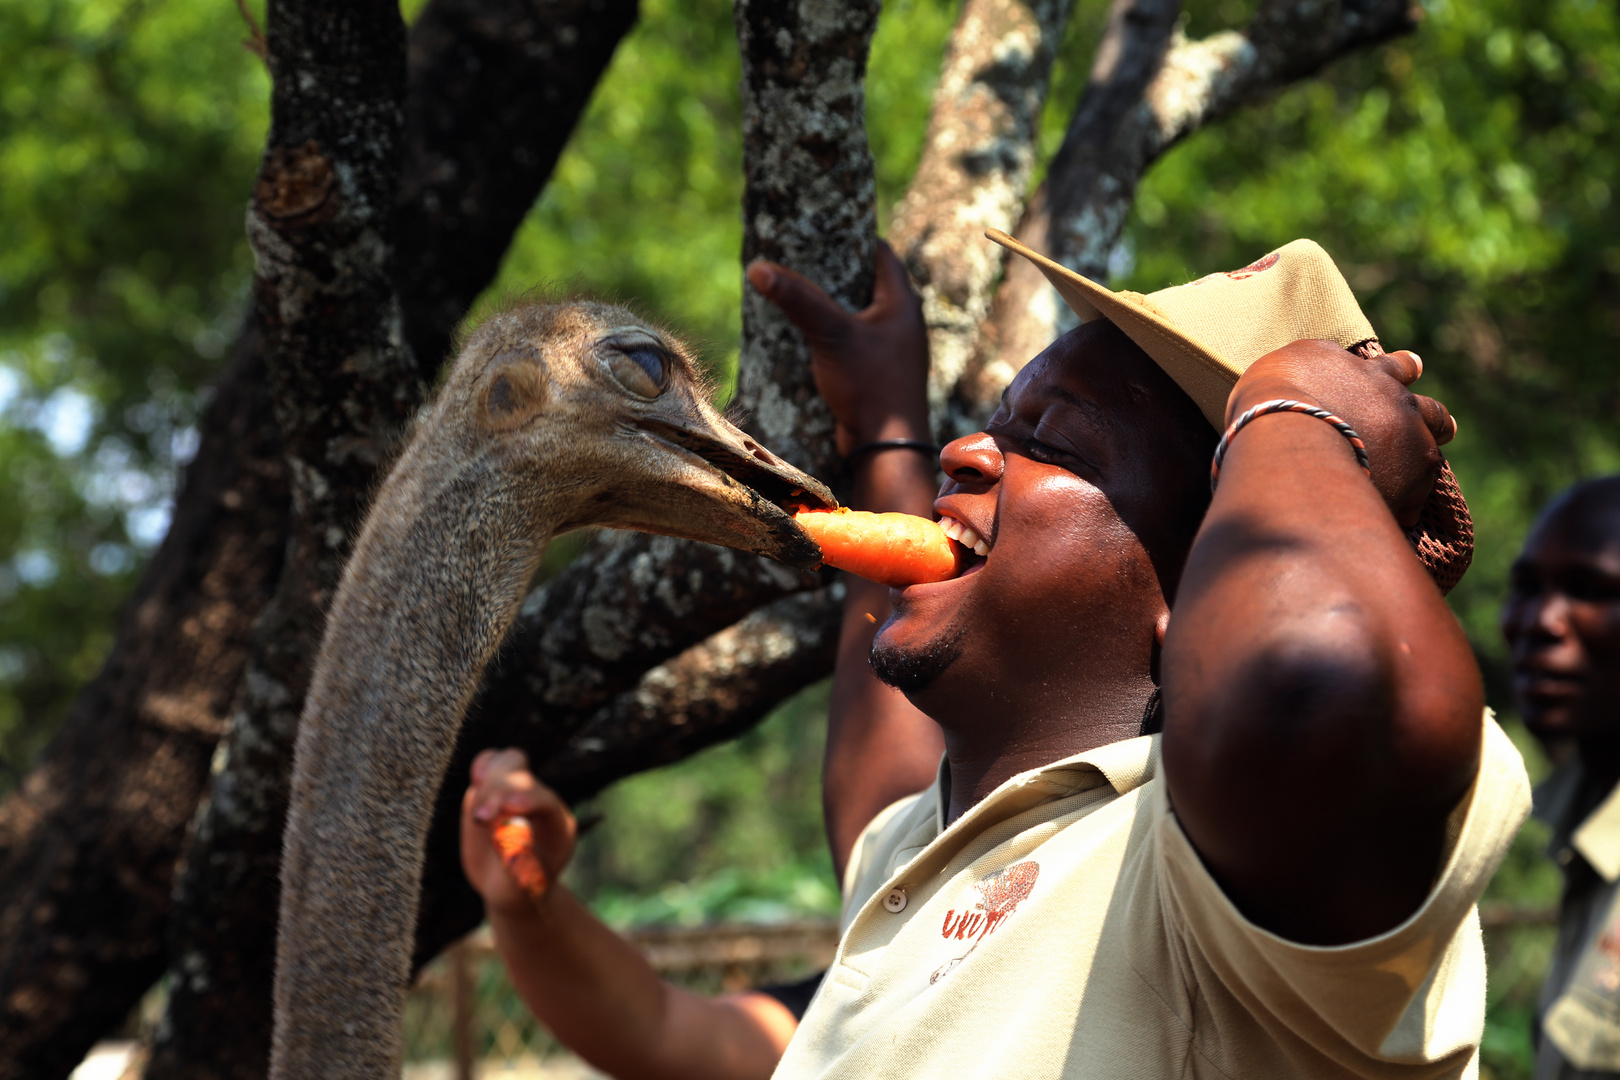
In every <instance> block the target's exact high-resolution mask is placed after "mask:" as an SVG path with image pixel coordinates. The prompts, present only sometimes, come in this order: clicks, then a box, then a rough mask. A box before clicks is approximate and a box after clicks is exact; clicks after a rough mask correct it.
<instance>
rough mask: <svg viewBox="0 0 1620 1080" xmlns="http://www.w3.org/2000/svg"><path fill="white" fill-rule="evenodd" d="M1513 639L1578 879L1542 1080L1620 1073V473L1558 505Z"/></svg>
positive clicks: (1526, 583)
mask: <svg viewBox="0 0 1620 1080" xmlns="http://www.w3.org/2000/svg"><path fill="white" fill-rule="evenodd" d="M1502 633H1503V635H1504V636H1505V637H1506V638H1507V643H1508V646H1509V648H1510V649H1511V650H1512V663H1513V694H1514V698H1515V699H1516V701H1517V703H1518V707H1519V714H1520V715H1521V716H1522V717H1523V718H1524V722H1525V725H1526V726H1527V727H1528V728H1529V729H1530V731H1531V732H1532V733H1533V734H1534V735H1535V736H1536V738H1538V739H1540V740H1541V742H1542V744H1543V746H1545V747H1546V749H1547V751H1548V754H1549V756H1550V757H1551V758H1552V760H1553V761H1554V762H1555V763H1556V767H1555V768H1554V770H1553V772H1552V774H1551V775H1550V776H1548V777H1547V779H1546V780H1545V781H1544V782H1543V783H1542V784H1541V785H1540V786H1539V787H1538V788H1537V789H1536V793H1535V810H1534V813H1535V816H1536V817H1537V818H1539V819H1541V820H1542V821H1544V822H1546V823H1547V825H1548V826H1549V827H1550V828H1551V829H1552V843H1551V845H1550V847H1549V849H1548V851H1549V854H1550V855H1551V856H1552V857H1553V859H1554V860H1555V861H1556V862H1557V863H1558V865H1559V866H1560V867H1562V869H1563V872H1564V893H1563V899H1562V902H1561V904H1560V906H1559V917H1558V942H1557V945H1556V947H1555V948H1554V951H1553V958H1552V964H1551V967H1550V968H1549V970H1548V973H1547V979H1546V982H1545V983H1544V984H1543V987H1542V993H1541V1002H1540V1006H1539V1008H1538V1010H1537V1017H1538V1029H1539V1030H1538V1032H1537V1036H1538V1037H1537V1047H1536V1062H1535V1076H1536V1080H1579V1078H1582V1077H1609V1076H1617V1075H1620V907H1617V905H1616V900H1617V899H1620V888H1617V886H1620V476H1611V477H1606V478H1604V479H1600V480H1590V481H1586V482H1584V483H1581V484H1577V485H1576V486H1574V487H1572V488H1570V489H1569V490H1568V491H1566V492H1564V493H1563V494H1562V495H1560V496H1558V498H1556V499H1554V500H1553V501H1552V502H1551V503H1550V504H1549V505H1548V506H1547V508H1546V509H1545V510H1544V511H1543V512H1542V515H1541V517H1540V519H1539V520H1538V521H1537V522H1536V524H1535V526H1534V527H1533V528H1532V529H1531V531H1530V535H1529V538H1528V539H1527V540H1526V541H1525V545H1524V550H1523V551H1522V552H1521V553H1520V554H1519V557H1518V559H1517V560H1516V561H1515V562H1514V564H1513V569H1512V573H1511V577H1510V588H1509V595H1508V601H1507V606H1506V608H1505V609H1504V611H1503V613H1502Z"/></svg>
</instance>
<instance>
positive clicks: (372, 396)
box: [147, 0, 426, 1078]
mask: <svg viewBox="0 0 1620 1080" xmlns="http://www.w3.org/2000/svg"><path fill="white" fill-rule="evenodd" d="M265 21H266V28H265V29H266V42H267V48H266V56H265V59H266V62H267V64H268V65H269V68H270V74H271V77H272V79H273V85H274V90H273V92H272V94H271V109H270V136H269V140H268V144H267V146H266V149H265V155H264V160H263V163H262V164H261V166H260V172H259V179H258V182H257V183H256V184H255V185H254V190H253V198H252V201H251V202H250V203H249V204H248V214H247V224H248V239H249V241H250V242H251V244H252V245H253V254H254V258H255V261H256V264H257V273H256V275H255V277H254V282H253V292H254V301H255V303H254V314H255V317H256V320H257V322H258V324H259V326H260V328H261V330H262V332H263V334H264V338H265V350H264V351H265V366H266V368H267V370H268V372H269V376H270V378H269V382H270V387H271V390H272V393H273V396H274V403H275V411H276V419H277V421H278V422H279V424H280V427H281V433H282V443H283V447H284V450H285V453H286V457H287V464H288V467H289V472H290V479H291V481H292V496H293V516H292V535H291V537H290V540H289V544H288V552H287V563H286V566H285V569H284V570H283V572H282V575H281V579H280V581H279V582H278V584H277V587H276V593H275V596H274V597H273V598H272V599H271V601H270V605H269V607H268V608H267V609H266V611H265V613H264V615H263V616H261V618H260V620H259V623H258V626H257V627H256V628H255V632H254V639H253V645H252V648H251V650H250V653H249V657H248V665H247V670H246V673H245V676H244V678H243V681H242V685H241V687H240V688H239V690H238V693H237V699H236V703H235V706H234V707H233V709H232V714H231V721H230V726H229V728H228V729H227V731H226V733H225V737H224V740H223V742H222V743H221V744H220V747H219V752H218V755H217V757H216V761H215V767H214V778H213V783H212V785H211V787H210V789H209V797H208V799H207V800H206V801H205V802H204V804H203V806H202V808H201V810H200V811H199V815H198V820H197V825H196V831H195V834H194V835H193V837H192V840H191V843H190V845H189V847H188V849H187V852H186V860H185V865H184V867H183V868H182V870H181V873H180V878H179V882H178V884H177V886H176V889H175V897H174V912H173V916H172V918H171V921H170V926H171V935H170V942H169V963H170V966H169V975H170V979H169V997H168V1010H167V1012H166V1014H165V1016H164V1018H163V1023H162V1025H161V1027H160V1030H159V1033H158V1036H157V1038H156V1041H155V1045H154V1047H153V1053H152V1060H151V1062H150V1064H149V1065H148V1067H147V1071H148V1075H150V1076H154V1077H198V1078H202V1077H247V1076H254V1075H258V1074H260V1073H262V1071H263V1069H264V1067H265V1064H264V1063H265V1062H266V1061H267V1059H268V1055H269V1035H270V1023H271V1011H270V1006H269V994H268V987H269V985H270V982H271V978H272V976H273V974H274V971H275V952H274V941H275V917H274V914H273V913H274V911H275V910H276V897H277V895H278V894H279V883H280V873H279V871H280V864H281V822H282V820H283V819H284V818H285V816H286V811H287V792H288V784H287V780H288V776H289V774H290V772H291V760H292V747H293V740H294V736H295V735H296V732H297V725H298V716H299V712H300V710H301V708H302V704H303V698H304V692H305V690H306V688H307V686H308V682H309V676H310V665H311V661H312V659H313V657H314V655H315V650H316V647H317V645H318V644H319V641H320V634H321V626H322V620H323V615H324V612H325V610H326V606H327V604H328V603H329V602H330V600H331V596H332V593H333V591H334V590H335V589H336V587H337V582H338V579H339V577H340V575H341V573H342V570H343V561H344V559H345V557H346V555H347V550H348V539H349V537H350V535H351V534H352V533H353V532H354V531H355V529H356V528H357V526H358V525H359V522H360V519H361V515H362V513H363V512H364V508H365V504H366V501H367V498H368V496H369V494H370V491H371V489H372V486H373V484H374V482H375V480H376V476H377V471H378V469H379V468H380V467H381V466H382V465H383V464H384V463H385V462H386V461H387V460H388V457H389V455H390V453H391V451H392V447H393V445H394V444H395V443H396V442H397V441H398V440H399V438H400V435H401V433H402V431H403V430H404V427H405V425H406V423H407V422H408V421H409V420H410V418H411V416H412V415H413V413H414V412H415V410H416V408H417V406H418V405H419V404H421V401H422V399H423V397H424V395H425V393H426V383H425V382H424V380H423V379H422V377H421V373H420V371H419V370H418V366H417V362H416V357H415V356H414V355H413V353H412V352H411V349H410V346H409V345H408V344H406V342H405V334H404V325H403V320H402V318H401V314H400V305H399V295H398V293H397V292H396V291H395V289H394V282H393V278H392V275H391V272H390V271H391V269H392V266H391V260H392V258H393V254H394V253H393V248H392V244H391V242H390V231H389V224H390V217H391V215H392V210H393V206H394V195H395V190H396V188H397V185H398V182H399V174H400V168H399V165H400V159H401V146H402V143H403V129H404V112H403V108H402V106H403V102H404V97H405V24H404V21H403V20H402V19H401V18H400V14H399V10H398V8H397V7H394V6H392V5H390V4H387V3H383V2H381V0H364V2H359V3H351V4H342V5H338V4H329V3H325V2H322V0H314V2H311V0H271V2H270V5H269V7H268V9H267V12H266V20H265Z"/></svg>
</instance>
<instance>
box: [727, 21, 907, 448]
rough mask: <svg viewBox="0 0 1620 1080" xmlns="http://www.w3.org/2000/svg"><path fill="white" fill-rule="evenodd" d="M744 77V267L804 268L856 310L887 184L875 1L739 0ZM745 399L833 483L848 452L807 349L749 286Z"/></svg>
mask: <svg viewBox="0 0 1620 1080" xmlns="http://www.w3.org/2000/svg"><path fill="white" fill-rule="evenodd" d="M735 16H736V20H737V40H738V43H739V44H740V45H741V47H742V57H743V77H742V105H743V175H744V179H745V186H744V188H743V250H742V257H743V263H744V265H746V264H747V263H749V262H752V261H753V260H754V259H770V260H771V261H772V262H778V263H781V264H782V265H784V266H787V267H789V268H790V269H793V270H797V271H798V272H799V273H801V274H804V275H805V276H806V277H808V278H810V280H812V281H814V282H815V283H816V284H818V285H820V286H821V287H822V288H823V289H825V290H826V291H827V292H828V293H829V294H831V295H832V297H833V298H834V299H835V300H838V301H839V302H840V303H842V304H843V305H844V306H845V307H847V308H850V309H851V310H859V309H860V308H863V307H865V306H866V305H867V304H868V303H869V302H870V301H871V298H872V254H873V245H874V244H875V243H876V241H877V204H876V202H875V199H876V193H877V192H876V186H875V181H874V179H873V175H872V152H871V149H870V148H869V147H868V146H867V143H866V90H865V81H864V80H865V78H866V56H867V52H868V50H869V49H870V47H871V44H872V32H873V31H874V30H875V29H876V28H877V17H878V2H877V0H736V4H735ZM742 326H743V339H742V351H741V355H740V357H739V360H738V364H739V367H738V374H737V403H738V405H739V406H740V407H741V408H742V409H743V410H744V411H745V412H746V414H747V416H748V419H749V421H750V423H749V429H750V430H751V431H752V433H753V434H754V435H755V437H757V438H758V439H760V440H761V441H762V442H764V443H765V445H767V446H769V447H770V448H771V451H772V452H773V453H775V454H776V455H777V456H779V457H784V458H786V459H788V460H789V461H792V462H795V463H797V464H798V466H799V467H800V468H802V469H804V470H806V471H807V472H810V473H812V474H814V475H815V476H816V477H817V478H819V479H822V480H827V479H829V478H830V477H831V476H832V475H833V472H834V470H835V467H836V464H837V459H836V451H835V450H834V448H833V439H832V414H831V413H829V412H828V411H827V406H826V405H825V404H824V403H823V402H822V400H821V398H819V397H818V396H817V395H816V386H815V382H814V381H813V380H812V379H811V377H810V351H809V349H807V348H806V347H805V344H804V341H803V339H801V338H800V337H799V332H798V331H797V330H795V329H794V328H793V324H792V323H790V322H788V320H787V317H786V316H784V315H783V314H782V313H781V312H780V311H779V310H777V308H776V305H774V304H772V303H771V302H770V301H769V300H766V299H765V298H764V297H763V296H761V295H760V294H759V293H757V292H755V291H754V290H753V289H752V288H749V287H748V286H747V285H744V286H743V306H742Z"/></svg>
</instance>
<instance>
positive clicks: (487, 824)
mask: <svg viewBox="0 0 1620 1080" xmlns="http://www.w3.org/2000/svg"><path fill="white" fill-rule="evenodd" d="M516 814H521V815H523V816H524V817H526V818H528V819H529V823H530V825H532V826H533V828H534V847H535V854H536V855H537V856H539V858H540V865H541V866H543V867H545V870H546V876H547V877H548V878H549V879H550V880H552V881H556V880H557V878H558V877H559V876H560V875H561V874H562V872H563V869H564V868H565V867H567V865H568V860H569V859H571V858H573V855H574V840H575V836H576V834H577V833H578V827H577V825H576V823H575V821H574V815H573V814H572V813H570V812H569V810H568V807H567V806H566V805H564V803H563V801H562V800H561V799H560V798H558V797H557V793H556V792H554V791H552V790H551V789H550V788H548V787H546V786H545V785H544V784H542V783H541V782H540V781H538V780H536V779H535V778H534V774H533V773H531V772H530V771H529V761H528V758H526V757H525V756H524V754H523V751H521V750H512V749H508V750H485V751H484V752H483V753H481V754H479V755H478V756H477V757H476V758H474V759H473V763H472V784H471V785H470V786H469V787H468V788H467V794H466V795H465V796H464V797H463V798H462V800H461V867H462V869H463V870H464V871H465V872H466V874H467V881H468V882H469V883H470V884H471V885H472V887H473V888H474V889H476V890H477V891H478V894H479V895H480V896H482V897H483V898H484V905H485V907H486V908H488V909H490V910H491V911H492V912H511V913H522V912H527V911H529V910H530V909H532V907H533V904H534V902H533V901H532V900H530V899H529V898H528V896H527V895H525V894H524V892H523V890H522V889H521V888H519V887H518V884H517V882H515V881H513V880H512V877H511V875H510V874H508V873H507V872H506V867H505V866H504V865H503V864H502V862H501V856H500V853H499V852H497V851H496V850H495V843H494V841H493V840H492V839H491V832H492V830H493V829H494V827H495V824H496V822H498V821H500V820H501V819H502V818H506V817H512V816H513V815H516ZM550 895H551V894H550V893H547V896H548V897H549V896H550Z"/></svg>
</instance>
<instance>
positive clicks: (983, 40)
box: [889, 0, 1073, 416]
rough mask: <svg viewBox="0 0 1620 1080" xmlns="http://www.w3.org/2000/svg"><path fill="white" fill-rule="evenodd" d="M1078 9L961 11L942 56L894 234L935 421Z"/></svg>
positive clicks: (1013, 207)
mask: <svg viewBox="0 0 1620 1080" xmlns="http://www.w3.org/2000/svg"><path fill="white" fill-rule="evenodd" d="M1072 6H1073V0H966V3H964V4H963V5H962V14H961V16H960V17H959V18H958V19H957V22H956V27H955V29H953V30H952V31H951V36H950V40H949V41H948V42H947V44H946V47H945V59H944V63H943V65H942V66H941V70H940V77H939V85H938V86H937V88H936V89H935V91H934V103H933V110H932V112H930V114H929V117H928V131H927V134H926V136H925V137H924V142H923V153H922V158H921V160H920V161H919V163H918V165H917V172H916V175H915V176H914V177H913V178H912V181H911V184H910V186H909V187H908V188H907V189H906V194H905V197H904V198H903V199H902V200H901V201H900V205H899V206H897V207H896V208H895V212H894V220H893V222H892V224H891V226H890V229H889V242H890V243H892V244H893V245H894V248H895V251H896V252H897V253H898V254H899V255H900V257H901V259H902V260H903V261H904V262H905V264H906V269H907V270H908V271H910V273H911V278H912V281H913V283H914V284H915V285H916V286H917V291H918V292H919V293H920V294H921V295H922V300H923V316H924V318H925V319H926V320H927V322H928V351H929V365H930V367H929V376H928V397H929V405H930V406H931V408H932V410H933V412H934V413H935V415H936V416H937V415H938V414H939V413H940V412H941V410H942V409H943V408H944V406H945V403H946V401H947V399H948V398H949V396H950V394H951V392H952V391H953V390H954V388H955V387H956V384H957V382H958V380H959V379H960V378H961V377H962V374H963V372H964V371H965V370H966V368H967V366H968V363H969V361H970V360H971V358H972V356H973V353H974V349H975V346H976V344H977V341H978V337H979V331H980V327H981V326H982V325H983V323H984V321H985V319H986V317H987V316H988V315H989V314H990V303H991V299H992V297H993V296H994V293H995V287H996V283H997V282H998V281H999V280H1000V278H1001V275H1002V269H1003V267H1004V265H1005V263H1006V258H1005V254H1006V253H1005V252H1004V251H1003V250H1002V249H1001V248H1000V247H998V246H996V245H995V244H992V243H990V242H989V241H988V240H986V239H985V237H984V232H985V230H986V229H1002V230H1005V231H1011V230H1012V229H1013V228H1014V227H1016V225H1017V223H1018V219H1019V215H1020V214H1021V213H1022V212H1023V207H1024V198H1025V194H1026V192H1027V191H1028V189H1029V181H1030V173H1031V172H1032V170H1033V168H1034V164H1035V154H1036V150H1037V137H1038V135H1039V124H1040V116H1041V108H1042V106H1043V105H1044V104H1045V103H1046V91H1047V87H1048V86H1049V85H1050V82H1051V75H1052V61H1053V57H1054V56H1055V54H1056V52H1057V46H1058V42H1060V41H1061V40H1062V38H1063V31H1064V27H1065V26H1066V25H1067V23H1068V16H1069V11H1070V9H1071V8H1072Z"/></svg>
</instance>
